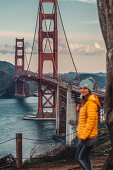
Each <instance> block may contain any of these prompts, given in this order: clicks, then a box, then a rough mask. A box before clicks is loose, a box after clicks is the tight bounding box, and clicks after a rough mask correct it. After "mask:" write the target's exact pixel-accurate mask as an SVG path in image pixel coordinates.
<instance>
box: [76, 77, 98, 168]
mask: <svg viewBox="0 0 113 170" xmlns="http://www.w3.org/2000/svg"><path fill="white" fill-rule="evenodd" d="M93 85H94V80H93V79H92V78H87V79H85V80H82V81H81V82H80V85H79V86H80V93H81V105H79V106H78V107H77V109H78V110H79V120H78V132H77V137H78V139H79V142H78V147H77V151H76V160H77V161H78V162H79V163H80V165H81V166H82V168H83V169H84V170H92V167H91V161H90V157H89V154H90V151H91V149H92V147H93V145H94V144H95V142H96V139H97V135H98V109H99V107H100V102H99V99H98V97H97V96H96V95H94V94H92V93H91V92H92V89H93Z"/></svg>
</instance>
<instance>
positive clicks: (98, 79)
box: [60, 72, 106, 89]
mask: <svg viewBox="0 0 113 170" xmlns="http://www.w3.org/2000/svg"><path fill="white" fill-rule="evenodd" d="M60 77H61V79H62V80H65V81H70V82H73V83H77V84H79V80H78V77H77V75H76V73H75V72H69V73H65V74H60ZM79 77H80V80H83V79H85V78H87V77H93V79H94V81H95V83H98V84H99V85H100V89H103V88H104V89H105V87H106V73H101V72H100V73H79Z"/></svg>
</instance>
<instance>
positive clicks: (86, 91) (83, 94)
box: [80, 86, 90, 96]
mask: <svg viewBox="0 0 113 170" xmlns="http://www.w3.org/2000/svg"><path fill="white" fill-rule="evenodd" d="M80 93H81V95H82V96H87V95H88V94H90V91H89V89H88V88H87V87H85V86H81V87H80Z"/></svg>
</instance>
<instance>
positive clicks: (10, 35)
mask: <svg viewBox="0 0 113 170" xmlns="http://www.w3.org/2000/svg"><path fill="white" fill-rule="evenodd" d="M0 37H7V38H16V37H19V38H23V37H24V38H33V34H30V33H24V32H13V31H0Z"/></svg>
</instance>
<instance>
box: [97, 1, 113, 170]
mask: <svg viewBox="0 0 113 170" xmlns="http://www.w3.org/2000/svg"><path fill="white" fill-rule="evenodd" d="M97 6H98V14H99V20H100V26H101V30H102V34H103V37H104V41H105V45H106V49H107V54H106V69H107V85H106V94H105V104H104V109H105V119H106V123H107V126H108V130H109V132H110V137H111V144H112V150H113V0H97ZM111 169H113V153H112V152H111V153H110V155H109V156H108V159H107V161H106V163H105V170H111Z"/></svg>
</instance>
